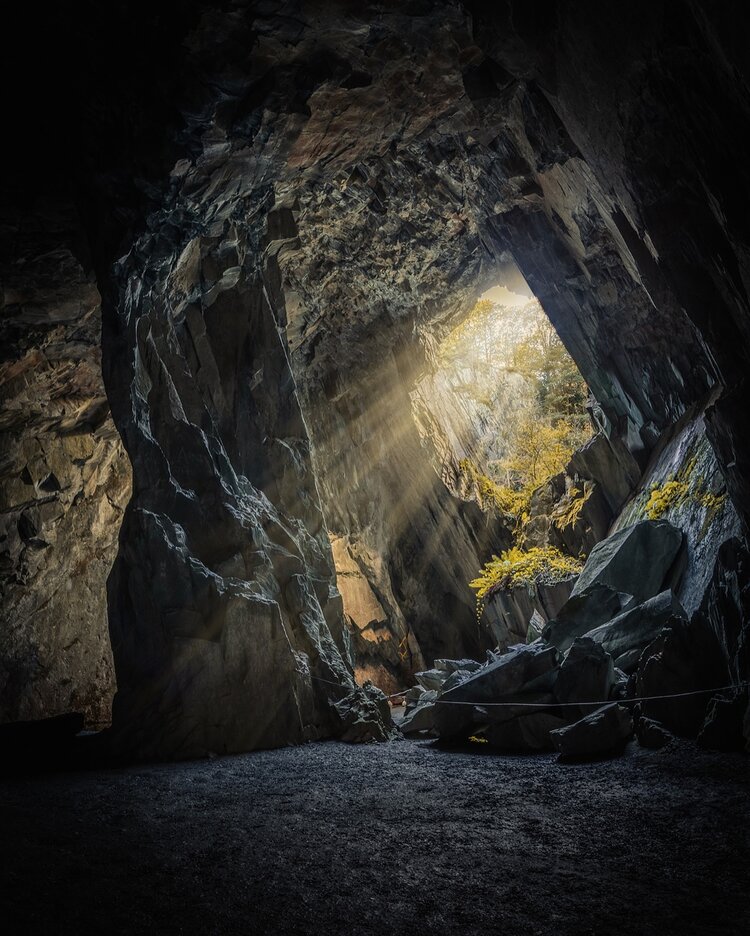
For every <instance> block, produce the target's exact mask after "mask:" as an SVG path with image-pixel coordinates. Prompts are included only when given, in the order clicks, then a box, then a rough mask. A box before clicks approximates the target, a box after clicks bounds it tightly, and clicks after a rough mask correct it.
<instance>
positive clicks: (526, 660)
mask: <svg viewBox="0 0 750 936" xmlns="http://www.w3.org/2000/svg"><path fill="white" fill-rule="evenodd" d="M559 662H560V654H559V653H558V651H557V650H556V648H555V647H549V646H545V645H543V644H541V643H538V644H529V645H526V644H519V645H517V646H515V647H513V648H512V649H510V650H509V651H508V652H507V653H504V654H503V655H502V656H501V657H499V658H498V659H495V660H493V662H491V663H488V664H487V665H486V666H483V667H482V669H480V670H477V672H475V673H472V674H471V675H470V676H469V678H468V679H466V680H464V682H462V683H461V684H460V685H459V686H456V687H455V688H454V689H451V690H450V691H449V692H445V693H444V694H443V695H442V696H441V697H440V699H438V703H437V709H436V713H435V726H436V728H437V730H438V732H439V734H440V736H441V738H455V737H457V736H460V735H462V734H464V733H466V731H467V730H469V729H470V728H471V727H472V725H473V716H472V705H474V704H477V703H480V704H481V703H482V702H497V701H501V700H503V699H509V698H512V697H513V696H517V695H519V694H520V693H522V692H531V691H535V690H538V691H541V690H544V689H551V688H552V686H553V684H554V681H555V679H556V677H557V667H558V664H559ZM459 703H461V704H459Z"/></svg>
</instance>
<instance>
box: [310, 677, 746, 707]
mask: <svg viewBox="0 0 750 936" xmlns="http://www.w3.org/2000/svg"><path fill="white" fill-rule="evenodd" d="M310 678H311V679H314V680H316V681H317V682H322V683H326V684H327V685H329V686H335V687H336V688H337V689H341V690H342V691H346V692H347V693H348V692H353V691H354V689H355V688H361V687H354V686H342V685H341V684H340V683H335V682H331V680H330V679H322V678H321V677H320V676H313V675H312V674H310ZM459 685H461V684H460V683H459ZM748 686H750V681H745V682H740V683H732V684H730V685H728V686H716V687H714V688H713V689H692V690H690V691H689V692H671V693H667V694H665V695H654V696H633V697H631V698H627V699H604V700H603V701H601V700H600V701H597V702H588V701H587V702H523V701H516V702H458V701H454V700H452V699H436V704H437V705H472V706H478V707H480V708H490V707H492V708H498V707H502V708H507V707H511V708H516V707H519V706H525V707H527V708H581V707H583V706H591V705H594V706H602V705H610V704H611V703H613V702H618V703H619V704H620V705H630V704H635V703H636V702H659V701H663V700H665V699H685V698H688V697H690V696H698V695H708V694H709V693H714V692H728V691H729V690H731V689H745V688H747V687H748ZM409 692H411V690H410V689H404V690H402V691H401V692H394V693H391V695H387V696H386V699H397V698H400V697H401V696H404V695H406V694H407V693H409Z"/></svg>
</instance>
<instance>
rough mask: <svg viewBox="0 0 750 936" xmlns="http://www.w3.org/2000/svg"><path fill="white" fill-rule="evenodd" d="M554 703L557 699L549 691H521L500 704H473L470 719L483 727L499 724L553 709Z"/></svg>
mask: <svg viewBox="0 0 750 936" xmlns="http://www.w3.org/2000/svg"><path fill="white" fill-rule="evenodd" d="M556 704H557V700H556V698H555V696H554V695H553V694H552V693H551V692H523V693H521V694H520V695H517V696H514V697H513V700H512V701H509V702H503V704H502V705H491V704H488V705H475V706H474V707H473V709H472V719H473V722H474V724H476V725H479V726H481V727H482V728H485V727H486V726H487V725H495V724H501V723H502V722H506V721H511V720H512V719H514V718H521V717H522V716H524V715H531V714H534V713H538V712H540V711H544V710H545V709H553V708H554V707H555V706H556Z"/></svg>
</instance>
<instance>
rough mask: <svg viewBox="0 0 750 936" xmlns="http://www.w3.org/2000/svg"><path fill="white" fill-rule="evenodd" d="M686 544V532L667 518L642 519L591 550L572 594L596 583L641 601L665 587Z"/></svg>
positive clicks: (581, 591)
mask: <svg viewBox="0 0 750 936" xmlns="http://www.w3.org/2000/svg"><path fill="white" fill-rule="evenodd" d="M681 545H682V532H681V531H680V530H678V529H677V527H674V526H672V524H671V523H669V522H668V521H667V520H642V521H641V522H640V523H636V524H634V525H633V526H631V527H628V528H627V529H625V530H620V531H619V532H617V533H614V534H613V535H612V536H609V537H607V539H605V540H602V542H601V543H597V545H596V546H595V547H594V548H593V549H592V550H591V553H590V555H589V557H588V559H587V560H586V565H585V566H584V567H583V571H582V572H581V574H580V575H579V576H578V581H577V582H576V584H575V587H574V589H573V592H572V594H571V597H575V596H577V595H580V594H582V593H583V592H585V591H586V590H587V589H589V588H591V586H592V585H597V584H601V585H607V586H608V587H609V588H611V589H612V590H613V591H618V592H626V593H628V594H631V595H633V597H634V599H635V601H636V602H637V603H638V604H640V603H641V602H643V601H645V600H646V599H647V598H652V597H653V596H654V595H656V594H658V592H660V591H661V590H662V587H663V585H664V582H665V580H666V578H667V576H668V574H669V571H670V569H671V568H672V565H673V563H674V561H675V559H676V558H677V554H678V552H679V551H680V546H681Z"/></svg>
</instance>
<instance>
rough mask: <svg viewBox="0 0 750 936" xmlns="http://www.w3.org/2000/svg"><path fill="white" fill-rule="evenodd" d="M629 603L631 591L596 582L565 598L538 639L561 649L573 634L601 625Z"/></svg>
mask: <svg viewBox="0 0 750 936" xmlns="http://www.w3.org/2000/svg"><path fill="white" fill-rule="evenodd" d="M632 604H633V596H632V595H630V594H625V593H624V592H619V591H615V590H614V589H612V588H610V587H609V586H608V585H604V584H602V583H600V582H597V583H595V584H593V585H591V586H589V587H588V588H586V589H583V590H581V591H579V592H578V594H577V595H573V596H571V597H570V598H569V599H568V601H567V602H566V603H565V604H564V605H563V607H562V608H561V609H560V611H559V612H558V614H557V616H556V617H555V618H554V619H553V620H551V621H549V622H548V623H547V625H546V626H545V627H544V629H543V630H542V640H544V641H545V642H546V643H550V644H552V645H553V646H555V647H557V648H558V650H560V651H563V652H564V651H565V650H568V649H569V648H570V647H571V646H572V644H573V641H574V640H575V639H576V638H577V637H582V636H583V635H584V634H588V633H589V632H590V631H593V630H595V629H596V628H597V627H601V626H602V625H603V624H606V623H607V622H608V621H611V620H612V619H613V618H616V617H617V616H618V615H619V614H621V613H622V612H623V610H624V609H626V608H629V607H631V606H632Z"/></svg>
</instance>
